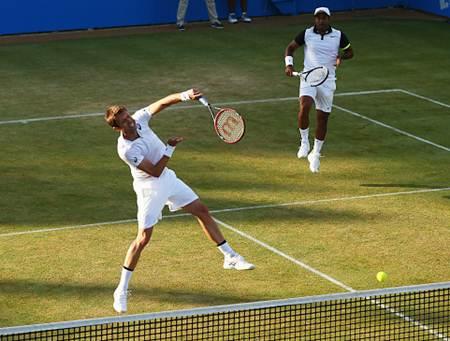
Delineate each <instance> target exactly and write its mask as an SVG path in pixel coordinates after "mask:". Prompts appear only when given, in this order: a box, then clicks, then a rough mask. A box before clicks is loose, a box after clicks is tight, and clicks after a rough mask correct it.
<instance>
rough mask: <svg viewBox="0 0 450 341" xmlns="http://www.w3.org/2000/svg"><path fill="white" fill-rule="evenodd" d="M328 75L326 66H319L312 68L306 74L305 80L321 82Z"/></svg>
mask: <svg viewBox="0 0 450 341" xmlns="http://www.w3.org/2000/svg"><path fill="white" fill-rule="evenodd" d="M327 76H328V70H327V69H326V68H319V69H316V70H312V71H311V73H310V74H308V75H307V78H306V80H307V81H308V82H310V83H319V82H322V81H323V80H324V79H325V78H326V77H327Z"/></svg>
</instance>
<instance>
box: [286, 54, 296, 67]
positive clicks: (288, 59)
mask: <svg viewBox="0 0 450 341" xmlns="http://www.w3.org/2000/svg"><path fill="white" fill-rule="evenodd" d="M284 63H285V64H286V66H289V65H291V66H293V65H294V57H292V56H286V57H284Z"/></svg>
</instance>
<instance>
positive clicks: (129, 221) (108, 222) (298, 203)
mask: <svg viewBox="0 0 450 341" xmlns="http://www.w3.org/2000/svg"><path fill="white" fill-rule="evenodd" d="M442 191H450V187H445V188H430V189H419V190H413V191H403V192H391V193H378V194H368V195H358V196H351V197H339V198H330V199H319V200H305V201H294V202H288V203H281V204H267V205H255V206H246V207H234V208H224V209H219V210H211V211H210V212H211V213H212V214H215V213H226V212H237V211H246V210H256V209H263V208H277V207H284V206H300V205H313V204H320V203H327V202H334V201H349V200H359V199H371V198H380V197H392V196H398V195H408V194H419V193H430V192H442ZM184 216H191V214H189V213H180V214H171V215H168V216H164V217H163V218H164V219H167V218H178V217H184ZM134 222H136V219H126V220H116V221H107V222H100V223H92V224H85V225H73V226H62V227H55V228H46V229H39V230H29V231H21V232H9V233H2V234H0V237H12V236H19V235H24V234H33V233H44V232H55V231H65V230H73V229H84V228H92V227H101V226H105V225H117V224H126V223H134Z"/></svg>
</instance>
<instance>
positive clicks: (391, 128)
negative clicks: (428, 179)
mask: <svg viewBox="0 0 450 341" xmlns="http://www.w3.org/2000/svg"><path fill="white" fill-rule="evenodd" d="M333 108H336V109H339V110H341V111H344V112H346V113H348V114H351V115H353V116H356V117H359V118H362V119H364V120H366V121H369V122H372V123H375V124H377V125H379V126H382V127H384V128H387V129H390V130H393V131H395V132H397V133H399V134H402V135H405V136H408V137H411V138H413V139H414V140H417V141H420V142H424V143H427V144H429V145H432V146H434V147H437V148H439V149H443V150H445V151H447V152H449V151H450V148H447V147H445V146H442V145H440V144H437V143H434V142H431V141H429V140H426V139H424V138H422V137H419V136H416V135H413V134H410V133H408V132H406V131H404V130H400V129H397V128H395V127H393V126H390V125H389V124H386V123H383V122H380V121H377V120H374V119H373V118H370V117H367V116H364V115H361V114H359V113H357V112H355V111H352V110H349V109H345V108H343V107H341V106H339V105H336V104H333Z"/></svg>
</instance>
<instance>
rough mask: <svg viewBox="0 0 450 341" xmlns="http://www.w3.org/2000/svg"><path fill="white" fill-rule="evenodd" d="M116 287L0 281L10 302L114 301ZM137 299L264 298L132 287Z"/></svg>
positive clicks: (220, 300)
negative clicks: (49, 300)
mask: <svg viewBox="0 0 450 341" xmlns="http://www.w3.org/2000/svg"><path fill="white" fill-rule="evenodd" d="M114 290H115V286H112V285H109V284H105V285H94V284H85V283H66V282H65V283H55V282H53V283H49V282H43V281H42V282H40V281H36V280H0V292H1V293H2V295H4V296H7V297H8V298H9V299H11V300H14V298H13V297H17V296H20V297H22V299H24V298H25V297H29V298H30V300H32V299H33V297H39V298H41V299H45V298H53V299H55V298H57V299H61V300H70V299H74V300H79V299H83V300H92V299H96V298H98V297H107V298H108V299H111V301H112V293H113V292H114ZM137 296H145V297H146V298H148V300H151V301H152V302H155V303H159V304H163V303H165V304H167V303H170V304H192V305H196V306H198V305H199V304H200V305H219V304H233V303H242V302H248V301H253V300H256V299H261V297H256V296H255V297H249V296H246V298H245V300H244V299H243V298H242V296H239V295H229V294H225V295H224V294H219V292H214V291H213V290H211V291H204V290H201V291H197V290H189V289H186V288H185V289H179V288H167V287H166V288H162V287H151V286H147V287H144V288H143V287H138V288H134V289H133V288H132V296H131V298H130V300H133V297H135V298H134V299H137Z"/></svg>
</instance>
